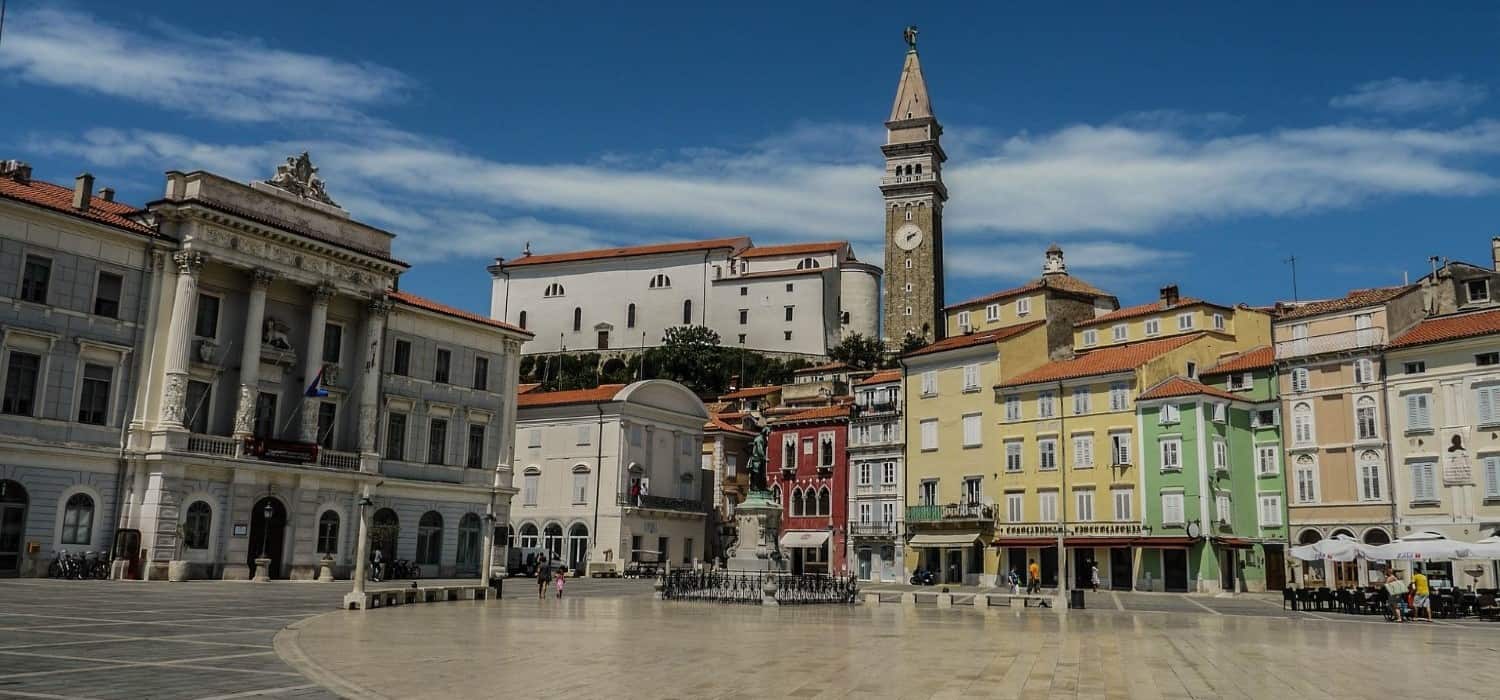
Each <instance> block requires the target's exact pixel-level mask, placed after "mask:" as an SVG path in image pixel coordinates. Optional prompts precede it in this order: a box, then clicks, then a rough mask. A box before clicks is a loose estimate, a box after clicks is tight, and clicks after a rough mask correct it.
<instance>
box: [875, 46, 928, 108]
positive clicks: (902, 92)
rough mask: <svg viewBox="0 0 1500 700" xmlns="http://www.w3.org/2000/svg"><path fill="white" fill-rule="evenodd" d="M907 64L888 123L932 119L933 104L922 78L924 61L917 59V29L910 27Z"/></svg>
mask: <svg viewBox="0 0 1500 700" xmlns="http://www.w3.org/2000/svg"><path fill="white" fill-rule="evenodd" d="M907 31H908V32H910V33H911V37H910V38H909V39H908V40H907V43H908V45H909V46H910V48H908V49H907V50H906V63H904V64H902V66H901V82H900V83H898V84H897V85H896V102H895V103H894V104H892V105H891V118H890V119H888V120H886V121H887V122H899V121H907V120H910V119H932V118H933V114H932V103H931V102H930V101H929V100H928V99H927V80H926V79H925V78H923V77H922V61H921V59H919V58H918V57H917V41H916V36H915V35H916V27H908V28H907Z"/></svg>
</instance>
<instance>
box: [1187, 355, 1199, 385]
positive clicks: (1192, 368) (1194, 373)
mask: <svg viewBox="0 0 1500 700" xmlns="http://www.w3.org/2000/svg"><path fill="white" fill-rule="evenodd" d="M1187 378H1188V379H1192V380H1197V379H1198V363H1196V362H1193V361H1192V360H1189V361H1188V363H1187Z"/></svg>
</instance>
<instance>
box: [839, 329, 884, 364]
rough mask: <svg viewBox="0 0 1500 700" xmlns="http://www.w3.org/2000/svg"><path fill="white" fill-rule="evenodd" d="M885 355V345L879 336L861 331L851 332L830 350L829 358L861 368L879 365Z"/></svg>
mask: <svg viewBox="0 0 1500 700" xmlns="http://www.w3.org/2000/svg"><path fill="white" fill-rule="evenodd" d="M884 355H885V345H884V344H883V343H881V342H880V340H879V339H878V338H870V337H867V336H865V335H863V334H861V333H850V334H849V335H848V336H845V338H844V339H843V340H842V341H840V342H839V344H838V345H836V346H834V348H833V349H832V350H829V351H828V357H829V359H832V360H833V361H835V362H842V363H844V364H846V365H848V366H850V367H852V368H854V369H861V370H868V369H875V368H877V367H879V366H880V364H881V358H882V356H884Z"/></svg>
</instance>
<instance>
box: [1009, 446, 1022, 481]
mask: <svg viewBox="0 0 1500 700" xmlns="http://www.w3.org/2000/svg"><path fill="white" fill-rule="evenodd" d="M1005 471H1006V472H1007V473H1010V474H1018V473H1020V471H1021V441H1020V440H1006V441H1005Z"/></svg>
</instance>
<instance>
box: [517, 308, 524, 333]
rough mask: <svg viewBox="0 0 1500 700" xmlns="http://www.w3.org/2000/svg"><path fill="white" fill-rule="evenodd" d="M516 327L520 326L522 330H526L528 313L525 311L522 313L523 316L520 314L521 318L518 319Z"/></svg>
mask: <svg viewBox="0 0 1500 700" xmlns="http://www.w3.org/2000/svg"><path fill="white" fill-rule="evenodd" d="M516 325H518V326H520V327H521V328H522V329H524V328H526V312H525V311H522V312H521V314H520V317H519V318H517V319H516Z"/></svg>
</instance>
